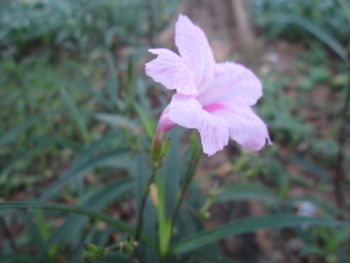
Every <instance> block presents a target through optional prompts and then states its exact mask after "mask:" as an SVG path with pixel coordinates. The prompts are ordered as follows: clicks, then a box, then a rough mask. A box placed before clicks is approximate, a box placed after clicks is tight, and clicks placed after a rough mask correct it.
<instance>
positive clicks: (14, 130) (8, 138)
mask: <svg viewBox="0 0 350 263" xmlns="http://www.w3.org/2000/svg"><path fill="white" fill-rule="evenodd" d="M57 112H58V110H53V111H49V112H44V113H41V114H39V115H37V116H34V117H32V118H30V119H28V120H26V121H24V122H21V123H19V124H17V125H16V126H14V127H12V128H11V129H10V130H9V131H7V132H6V133H5V134H3V135H2V136H1V137H0V146H1V145H3V144H5V143H8V142H10V141H11V140H12V139H13V138H14V137H16V135H18V134H19V133H21V132H22V131H24V130H25V129H27V128H29V127H30V126H33V125H34V124H37V123H39V122H41V121H42V120H43V119H45V118H46V117H47V116H49V115H52V114H55V113H57Z"/></svg>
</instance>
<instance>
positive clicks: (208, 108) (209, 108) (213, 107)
mask: <svg viewBox="0 0 350 263" xmlns="http://www.w3.org/2000/svg"><path fill="white" fill-rule="evenodd" d="M223 108H224V105H222V104H220V103H213V104H209V105H207V106H204V107H203V109H204V110H205V111H207V112H210V113H213V112H215V111H218V110H221V109H223Z"/></svg>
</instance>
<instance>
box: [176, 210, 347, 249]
mask: <svg viewBox="0 0 350 263" xmlns="http://www.w3.org/2000/svg"><path fill="white" fill-rule="evenodd" d="M304 224H308V225H328V226H337V225H340V224H341V223H340V222H339V221H337V220H335V219H333V218H311V217H300V216H295V215H272V216H264V217H251V218H247V219H242V220H238V221H236V222H233V223H229V224H226V225H223V226H219V227H217V228H213V229H209V230H204V231H202V232H199V233H196V234H193V235H191V236H189V237H187V238H185V239H183V240H181V241H180V242H178V243H177V244H175V245H174V247H173V252H174V253H175V254H180V253H184V252H189V251H192V250H195V249H197V248H200V247H202V246H205V245H208V244H210V243H213V242H216V241H218V240H221V239H224V238H227V237H230V236H235V235H239V234H243V233H247V232H253V231H257V230H260V229H266V228H273V229H276V228H282V227H296V226H301V225H304Z"/></svg>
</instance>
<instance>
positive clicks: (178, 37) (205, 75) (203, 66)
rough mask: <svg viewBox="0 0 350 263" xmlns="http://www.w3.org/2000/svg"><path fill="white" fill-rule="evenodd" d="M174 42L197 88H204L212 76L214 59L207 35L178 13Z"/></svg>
mask: <svg viewBox="0 0 350 263" xmlns="http://www.w3.org/2000/svg"><path fill="white" fill-rule="evenodd" d="M175 44H176V46H177V48H178V49H179V53H180V55H181V57H182V58H183V59H184V60H185V61H186V63H187V64H188V66H189V68H190V69H191V70H192V72H193V74H194V79H195V85H196V86H197V88H198V90H201V89H205V88H206V87H207V85H208V84H209V83H210V82H211V80H212V78H213V76H212V75H213V70H214V66H215V60H214V56H213V53H212V50H211V48H210V45H209V42H208V39H207V37H206V36H205V34H204V32H203V31H202V29H201V28H199V27H198V26H196V25H194V24H193V23H192V21H191V20H190V19H189V18H188V17H187V16H185V15H179V19H178V21H177V22H176V29H175Z"/></svg>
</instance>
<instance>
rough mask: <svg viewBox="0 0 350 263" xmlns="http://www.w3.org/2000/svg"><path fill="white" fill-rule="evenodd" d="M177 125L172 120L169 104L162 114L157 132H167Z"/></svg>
mask: <svg viewBox="0 0 350 263" xmlns="http://www.w3.org/2000/svg"><path fill="white" fill-rule="evenodd" d="M175 126H176V123H174V122H173V121H171V120H170V119H169V106H168V107H166V108H165V109H164V110H163V112H162V114H161V115H160V118H159V121H158V126H157V132H167V131H169V130H171V129H172V128H174V127H175Z"/></svg>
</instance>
